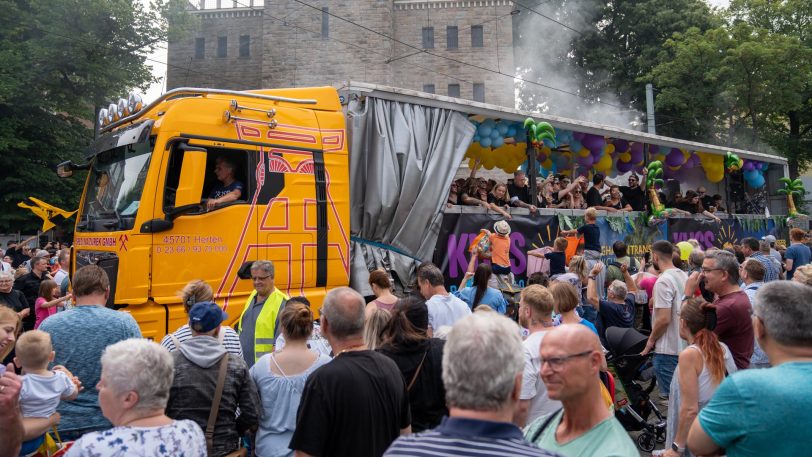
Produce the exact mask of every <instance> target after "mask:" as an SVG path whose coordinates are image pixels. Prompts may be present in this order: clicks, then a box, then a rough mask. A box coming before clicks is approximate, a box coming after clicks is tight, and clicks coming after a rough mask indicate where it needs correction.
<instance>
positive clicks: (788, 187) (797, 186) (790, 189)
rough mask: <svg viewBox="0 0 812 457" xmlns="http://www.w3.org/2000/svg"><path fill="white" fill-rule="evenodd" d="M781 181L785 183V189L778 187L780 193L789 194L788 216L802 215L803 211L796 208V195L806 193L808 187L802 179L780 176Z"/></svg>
mask: <svg viewBox="0 0 812 457" xmlns="http://www.w3.org/2000/svg"><path fill="white" fill-rule="evenodd" d="M778 180H779V181H781V182H782V183H784V188H783V189H778V193H780V194H784V195H786V196H787V218H793V217H796V216H800V215H801V213H799V212H798V210H797V209H796V208H795V198H794V196H795V195H804V194H806V189H804V185H803V183H802V182H801V180H800V179H796V180H794V181H793V180H792V179H790V178H779V179H778Z"/></svg>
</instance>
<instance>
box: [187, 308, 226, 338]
mask: <svg viewBox="0 0 812 457" xmlns="http://www.w3.org/2000/svg"><path fill="white" fill-rule="evenodd" d="M226 319H228V314H226V312H225V311H223V309H222V308H220V305H218V304H217V303H214V302H213V301H204V302H200V303H195V305H194V306H192V309H190V310H189V327H191V328H192V330H194V331H195V332H197V333H206V332H210V331H212V330H214V329H215V328H217V327H219V326H220V324H222V323H223V321H224V320H226Z"/></svg>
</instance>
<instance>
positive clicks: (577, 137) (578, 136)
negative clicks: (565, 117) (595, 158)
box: [572, 132, 586, 141]
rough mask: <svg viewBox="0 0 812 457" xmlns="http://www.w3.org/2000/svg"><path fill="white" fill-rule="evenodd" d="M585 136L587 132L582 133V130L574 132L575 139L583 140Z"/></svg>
mask: <svg viewBox="0 0 812 457" xmlns="http://www.w3.org/2000/svg"><path fill="white" fill-rule="evenodd" d="M585 136H586V133H582V132H572V137H573V138H574V139H576V140H578V141H581V140H583V139H584V137H585Z"/></svg>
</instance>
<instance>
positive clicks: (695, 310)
mask: <svg viewBox="0 0 812 457" xmlns="http://www.w3.org/2000/svg"><path fill="white" fill-rule="evenodd" d="M679 316H680V324H679V335H680V337H681V338H682V339H684V340H685V341H687V342H688V347H687V348H685V349H684V350H683V351H682V352H681V353H680V355H679V362H678V363H677V369H676V370H675V371H674V378H673V382H671V392H670V395H669V397H668V419H667V422H666V423H667V424H668V428H667V429H666V443H674V444H675V445H676V447H677V449H679V451H676V450H673V449H668V450H666V451H665V452H663V453H662V454H661V455H664V456H667V457H681V456H683V455H690V453H689V452H688V451H687V450H685V449H686V443H687V441H688V430H690V428H691V424H692V423H693V422H694V419H695V418H696V416H697V414H698V413H699V410H701V409H702V408H703V407H704V406H705V405H706V404H707V403H708V401H710V399H711V397H713V394H714V393H715V392H716V389H717V388H718V387H719V384H720V383H721V382H722V380H723V379H724V378H725V376H727V375H729V374H732V373H733V372H735V371H736V364H735V363H734V362H733V355H732V354H731V353H730V350H729V349H728V348H727V346H725V344H724V343H722V342H720V341H719V338H718V337H717V336H716V334H715V333H713V328H714V327H715V326H716V311H715V310H714V309H713V308H712V307H711V306H710V304H709V303H708V302H706V301H705V300H704V299H703V298H702V297H695V298H689V299H688V300H685V301H684V302H683V304H682V307H681V308H680V312H679Z"/></svg>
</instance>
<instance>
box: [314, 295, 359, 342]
mask: <svg viewBox="0 0 812 457" xmlns="http://www.w3.org/2000/svg"><path fill="white" fill-rule="evenodd" d="M365 307H366V302H365V301H364V297H362V296H361V294H359V293H358V292H356V291H355V290H353V289H350V288H349V287H339V288H336V289H333V290H331V291H329V292H327V295H325V296H324V303H323V304H322V306H321V315H322V316H324V317H325V318H326V319H327V322H328V323H329V333H330V334H331V335H332V336H334V337H335V338H337V339H339V340H343V339H347V338H349V337H353V336H363V333H364V309H365Z"/></svg>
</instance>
